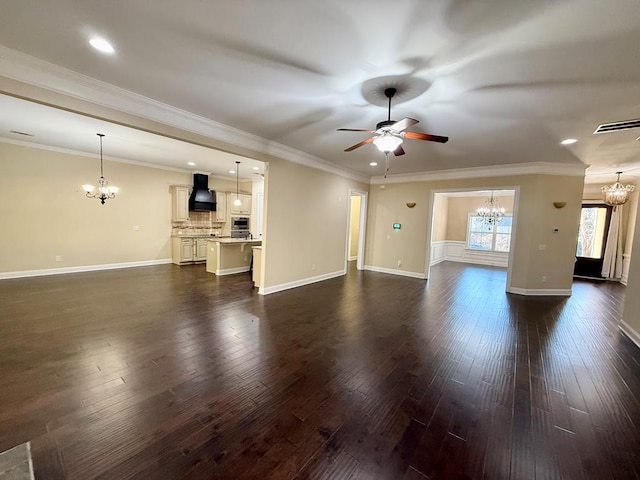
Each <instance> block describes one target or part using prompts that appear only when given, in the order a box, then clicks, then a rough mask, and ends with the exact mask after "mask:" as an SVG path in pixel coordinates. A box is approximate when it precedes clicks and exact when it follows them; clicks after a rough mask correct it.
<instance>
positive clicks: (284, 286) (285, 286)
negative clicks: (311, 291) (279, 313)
mask: <svg viewBox="0 0 640 480" xmlns="http://www.w3.org/2000/svg"><path fill="white" fill-rule="evenodd" d="M346 274H347V271H346V270H338V271H336V272H330V273H325V274H322V275H317V276H315V277H307V278H302V279H300V280H295V281H293V282H287V283H281V284H279V285H273V286H271V287H260V289H259V290H258V294H260V295H269V294H270V293H276V292H282V291H284V290H289V289H291V288H297V287H303V286H305V285H310V284H312V283H317V282H322V281H324V280H329V279H331V278H336V277H341V276H343V275H346Z"/></svg>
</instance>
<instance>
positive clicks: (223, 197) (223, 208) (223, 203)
mask: <svg viewBox="0 0 640 480" xmlns="http://www.w3.org/2000/svg"><path fill="white" fill-rule="evenodd" d="M226 221H227V194H226V193H224V192H216V222H220V223H224V222H226Z"/></svg>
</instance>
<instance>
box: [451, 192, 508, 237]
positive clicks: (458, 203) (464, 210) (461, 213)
mask: <svg viewBox="0 0 640 480" xmlns="http://www.w3.org/2000/svg"><path fill="white" fill-rule="evenodd" d="M486 199H487V197H449V209H448V213H449V215H448V217H447V225H446V234H445V238H444V239H443V240H455V241H460V242H464V241H466V240H467V223H468V219H469V214H470V213H474V212H475V211H476V210H477V209H478V207H481V206H483V205H484V202H485V200H486ZM498 203H499V205H500V206H501V207H503V208H504V209H505V212H506V213H508V214H512V213H513V195H508V196H501V197H498Z"/></svg>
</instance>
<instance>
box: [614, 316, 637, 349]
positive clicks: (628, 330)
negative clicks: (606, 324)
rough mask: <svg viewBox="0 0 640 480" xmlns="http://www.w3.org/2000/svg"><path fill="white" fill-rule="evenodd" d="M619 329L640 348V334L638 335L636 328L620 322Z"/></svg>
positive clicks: (622, 321)
mask: <svg viewBox="0 0 640 480" xmlns="http://www.w3.org/2000/svg"><path fill="white" fill-rule="evenodd" d="M619 328H620V330H621V331H622V333H624V334H625V335H626V336H627V337H629V339H630V340H631V341H632V342H633V343H635V344H636V345H637V346H638V347H639V348H640V333H638V332H637V331H636V329H635V328H633V327H632V326H631V325H629V324H628V323H627V322H625V321H624V320H620V325H619Z"/></svg>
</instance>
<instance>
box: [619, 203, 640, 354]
mask: <svg viewBox="0 0 640 480" xmlns="http://www.w3.org/2000/svg"><path fill="white" fill-rule="evenodd" d="M634 195H636V196H637V195H638V194H637V193H635V194H634ZM637 204H638V200H637V199H636V200H635V205H636V206H635V208H634V210H635V211H636V212H637V209H638V208H637ZM631 221H632V223H633V227H632V228H633V231H636V230H638V222H639V221H640V219H639V218H638V215H635V216H634V217H632V220H631ZM630 229H631V228H630ZM638 244H640V235H634V236H633V240H632V246H631V247H629V249H628V251H629V252H630V251H631V250H635V251H636V252H640V246H637V245H638ZM636 292H638V295H636ZM622 321H623V330H624V331H625V332H626V333H627V335H629V336H630V337H631V338H632V339H633V340H634V341H635V342H636V344H637V345H638V346H640V255H631V259H630V265H629V274H628V278H627V288H626V290H625V296H624V310H623V314H622Z"/></svg>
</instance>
